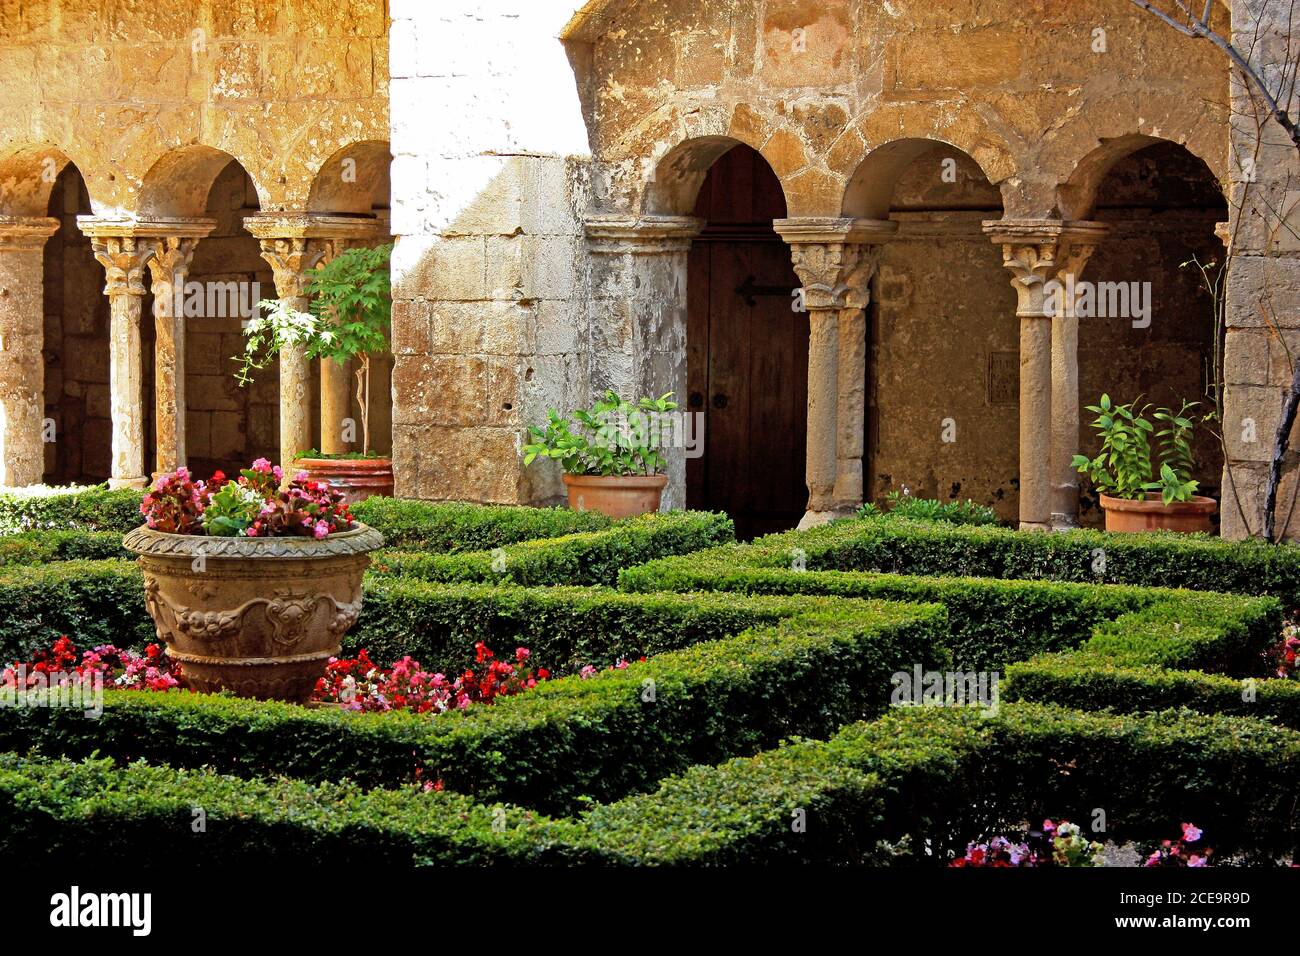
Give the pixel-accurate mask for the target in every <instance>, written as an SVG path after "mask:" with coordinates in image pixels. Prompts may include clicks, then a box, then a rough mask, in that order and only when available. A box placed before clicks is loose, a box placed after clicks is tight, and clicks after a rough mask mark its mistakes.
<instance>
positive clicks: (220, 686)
mask: <svg viewBox="0 0 1300 956" xmlns="http://www.w3.org/2000/svg"><path fill="white" fill-rule="evenodd" d="M383 543H384V538H383V535H381V534H380V533H379V532H378V531H376V530H374V529H373V528H370V527H367V526H366V525H363V524H360V523H359V522H358V523H356V524H355V525H354V526H353V527H351V528H349V529H348V530H347V531H338V532H335V533H333V534H330V535H328V536H327V537H325V538H321V539H319V540H317V539H315V538H307V537H281V538H247V537H209V536H206V535H188V534H167V533H165V532H162V531H154V530H152V529H150V528H148V527H140V528H136V529H135V530H134V531H132V532H130V533H129V534H128V535H126V537H125V538H124V539H123V545H124V546H125V547H126V548H127V549H128V550H130V551H133V552H135V554H137V555H139V558H140V569H141V570H142V571H143V572H144V592H145V605H146V607H147V608H148V609H149V615H150V617H152V618H153V621H154V625H155V627H156V628H157V631H158V637H159V639H160V640H162V641H165V642H166V644H167V652H168V654H169V655H170V656H171V657H172V658H174V659H175V660H177V661H179V662H180V664H181V667H182V669H183V671H184V675H185V680H186V682H187V683H188V684H189V685H190V687H191V688H193V689H194V690H197V691H204V692H209V693H211V692H216V691H221V690H229V691H231V692H233V693H234V694H237V695H238V696H240V697H255V698H258V699H261V700H269V699H275V700H288V701H296V702H302V701H305V700H306V699H307V698H308V697H310V696H311V693H312V690H313V689H314V688H315V685H316V681H317V679H318V678H320V677H322V676H323V675H324V674H325V665H326V664H327V662H328V661H329V658H330V657H331V656H333V655H335V654H337V653H338V651H339V647H340V641H341V639H342V637H343V635H344V633H346V632H347V630H348V628H350V627H351V626H352V625H353V624H354V623H356V620H357V614H358V613H359V612H360V610H361V576H362V573H363V572H364V571H365V569H366V567H367V565H369V564H370V557H369V553H370V552H371V551H373V550H375V549H376V548H378V547H381V546H382V545H383Z"/></svg>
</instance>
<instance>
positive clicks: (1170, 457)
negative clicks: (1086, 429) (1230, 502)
mask: <svg viewBox="0 0 1300 956" xmlns="http://www.w3.org/2000/svg"><path fill="white" fill-rule="evenodd" d="M1198 404H1199V403H1197V402H1186V401H1185V402H1183V403H1182V407H1181V408H1180V409H1179V410H1178V411H1177V412H1174V411H1172V410H1171V409H1168V408H1157V409H1155V410H1154V411H1152V410H1151V406H1150V405H1143V406H1142V407H1140V408H1139V407H1138V403H1137V400H1136V399H1135V400H1134V401H1132V402H1129V403H1128V404H1127V405H1117V404H1115V403H1114V402H1112V401H1111V399H1110V396H1109V395H1102V396H1101V402H1100V403H1099V404H1097V405H1089V406H1087V408H1088V411H1090V412H1095V413H1096V414H1097V417H1096V419H1094V420H1093V422H1092V426H1093V427H1094V428H1095V429H1097V431H1098V432H1099V433H1100V434H1101V451H1100V452H1099V453H1098V455H1097V456H1096V457H1095V458H1089V457H1087V456H1086V455H1075V456H1074V459H1073V465H1074V467H1075V468H1076V469H1077V470H1078V471H1079V472H1080V473H1082V474H1085V475H1087V476H1088V477H1089V478H1090V479H1091V480H1092V483H1093V486H1094V487H1096V489H1097V491H1098V492H1099V494H1100V497H1101V507H1102V509H1103V510H1104V511H1105V514H1106V530H1107V531H1162V530H1163V531H1209V530H1210V529H1211V523H1210V516H1211V515H1213V514H1214V511H1215V508H1216V504H1215V501H1214V499H1213V498H1206V497H1203V496H1201V495H1198V494H1196V489H1197V488H1198V487H1199V485H1198V483H1197V482H1196V480H1195V479H1194V478H1192V472H1193V470H1194V467H1195V459H1194V457H1193V455H1192V445H1191V440H1192V434H1193V432H1194V431H1195V428H1196V422H1195V419H1194V418H1193V417H1192V413H1193V410H1194V409H1195V408H1196V407H1197V406H1198ZM1148 415H1150V416H1151V417H1150V418H1148V417H1147V416H1148ZM1152 419H1154V422H1153V421H1152ZM1157 426H1159V427H1157ZM1153 443H1154V444H1155V445H1156V447H1157V449H1158V452H1159V468H1157V467H1156V466H1155V459H1154V456H1153V449H1152V445H1153Z"/></svg>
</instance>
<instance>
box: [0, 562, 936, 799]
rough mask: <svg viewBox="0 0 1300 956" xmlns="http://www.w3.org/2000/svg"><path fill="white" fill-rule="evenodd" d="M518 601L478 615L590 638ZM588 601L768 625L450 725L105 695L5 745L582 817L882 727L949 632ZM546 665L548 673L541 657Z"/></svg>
mask: <svg viewBox="0 0 1300 956" xmlns="http://www.w3.org/2000/svg"><path fill="white" fill-rule="evenodd" d="M426 587H429V586H426ZM513 591H514V589H508V588H502V589H495V590H484V591H483V592H482V593H481V594H480V600H481V601H482V602H484V603H485V604H491V603H494V602H502V603H508V602H511V601H519V602H524V603H531V604H533V605H534V606H538V605H544V604H546V603H548V602H549V603H551V604H552V607H553V608H556V609H558V605H559V604H560V603H562V601H563V599H564V598H565V597H567V598H569V603H570V604H576V605H577V611H576V614H577V617H578V620H580V621H581V624H582V626H583V627H585V628H586V629H588V630H594V628H593V627H592V625H593V624H594V623H595V619H594V618H593V617H592V616H591V615H584V614H583V611H584V608H583V606H582V605H581V604H580V603H578V602H575V601H574V600H573V599H574V598H575V597H577V595H574V594H568V595H565V594H560V595H552V594H550V593H549V592H547V591H540V592H520V593H512V592H513ZM589 597H590V598H592V600H593V603H592V604H588V605H587V608H589V609H591V608H596V609H598V607H599V602H601V600H602V599H604V600H610V601H613V602H618V603H621V604H623V605H624V606H625V607H627V608H635V606H636V605H646V606H647V607H653V606H655V605H657V606H658V607H659V608H661V609H662V608H663V607H666V606H671V605H676V612H677V615H678V618H679V620H680V619H682V618H685V617H688V616H690V615H692V614H698V613H700V611H699V610H697V609H696V607H695V606H696V605H702V606H703V608H708V607H709V606H713V607H716V608H718V609H720V610H721V611H723V612H724V613H726V612H730V613H733V614H742V615H747V616H749V617H751V618H754V619H759V620H762V619H766V622H764V623H760V624H757V625H755V626H753V627H749V628H747V629H744V630H741V631H740V632H739V633H737V634H735V635H734V636H731V637H723V638H722V639H719V640H706V641H703V642H701V643H698V644H694V645H688V646H684V647H682V646H681V645H680V643H679V642H680V641H681V639H682V636H681V635H678V634H671V635H665V637H666V638H667V640H668V641H669V642H670V646H671V645H672V644H676V645H677V646H679V647H680V649H678V650H665V651H661V652H659V651H657V652H655V653H654V654H653V656H652V658H651V659H650V660H649V661H647V662H642V663H634V664H632V665H631V666H629V667H627V668H625V669H605V670H602V671H601V672H600V673H598V674H597V675H596V676H594V677H591V678H589V679H583V678H580V677H576V676H574V677H568V678H564V679H559V680H553V681H547V682H544V683H542V684H540V685H539V686H538V687H536V688H535V689H533V690H531V691H529V692H528V693H527V694H523V695H520V696H518V697H508V698H502V699H499V700H498V701H497V702H496V703H495V704H493V705H492V706H490V707H489V706H482V707H471V708H469V709H467V710H463V711H451V712H448V713H446V714H443V715H440V716H437V717H428V716H423V717H422V716H418V715H412V714H374V715H366V714H352V713H345V712H340V711H320V710H309V709H305V708H302V707H295V706H293V705H288V704H266V703H258V702H253V701H245V700H231V699H227V698H221V697H211V696H200V695H185V694H167V695H149V696H146V695H141V694H134V695H133V694H131V693H130V692H118V693H110V694H107V695H106V700H105V710H104V713H103V714H102V715H101V716H100V717H99V719H97V720H93V721H88V720H85V719H84V717H81V715H80V714H79V713H76V712H73V711H72V710H70V709H68V708H50V707H0V746H3V747H4V748H8V749H15V748H19V747H22V748H24V749H25V748H27V747H35V748H37V749H39V750H43V751H45V752H48V753H51V754H62V755H68V756H89V755H91V754H94V753H99V754H104V755H110V756H113V757H115V758H117V759H121V760H124V761H125V760H133V759H139V758H146V759H150V760H163V761H167V762H169V763H172V764H177V765H181V766H191V767H197V766H211V767H214V768H216V769H218V770H221V771H227V772H234V773H240V774H253V775H276V774H282V773H288V774H292V775H294V776H301V777H305V778H308V779H312V780H328V779H340V778H342V777H345V776H349V775H355V776H356V777H357V779H359V780H362V781H365V784H366V785H367V786H399V785H402V784H403V783H409V782H413V780H414V774H415V769H416V768H417V767H419V768H421V770H422V774H421V776H422V778H423V779H428V780H433V779H441V780H443V781H444V783H445V785H446V786H447V787H448V788H449V789H452V790H456V791H458V792H472V793H475V794H477V795H479V796H480V797H482V798H484V799H490V800H495V799H502V800H510V801H518V802H523V803H526V804H527V805H529V806H536V807H539V808H541V809H543V810H546V811H552V810H569V809H572V808H574V807H576V806H577V805H578V804H579V803H580V802H581V800H582V799H583V798H586V797H591V798H595V799H614V798H617V797H620V796H622V795H624V794H626V793H628V792H631V791H634V790H644V789H648V788H650V787H652V786H654V784H655V783H656V781H658V780H659V779H660V778H662V777H663V776H664V775H665V774H668V773H672V772H677V771H681V770H684V769H685V768H687V767H689V766H690V765H692V764H694V763H711V762H716V761H718V760H721V759H726V758H727V757H730V756H734V755H738V754H748V753H754V752H757V751H758V750H761V749H762V748H764V747H770V746H774V745H775V744H777V743H778V742H779V741H780V740H781V739H783V738H785V737H788V736H790V735H791V734H814V735H818V736H821V735H826V734H829V733H832V732H833V731H834V730H835V729H836V728H837V727H839V726H841V725H842V724H843V723H845V722H846V721H849V720H853V719H856V718H858V717H860V716H863V715H864V714H878V713H881V712H882V711H883V710H884V709H885V707H886V705H887V703H888V694H889V688H890V683H889V675H890V674H891V673H893V672H895V671H897V670H900V669H903V668H905V667H907V668H910V667H911V666H912V664H913V662H921V663H923V664H926V665H929V664H937V663H938V662H939V658H938V657H936V655H935V651H934V647H935V642H936V640H937V638H938V636H939V635H940V633H941V632H942V628H943V626H944V615H943V611H942V609H941V608H938V607H935V606H933V605H921V604H918V605H908V606H904V605H898V604H887V603H883V602H867V601H845V600H839V601H828V600H825V599H818V598H780V599H774V598H747V599H741V598H736V597H731V596H724V595H712V596H704V597H703V599H701V598H700V596H690V597H687V596H668V595H652V596H647V597H641V596H633V595H618V596H613V595H601V594H599V593H593V594H592V595H590V596H589ZM584 617H585V618H586V619H585V620H584V619H583V618H584ZM594 639H597V640H603V639H605V638H604V636H603V635H595V636H594ZM631 640H633V641H638V642H639V641H643V640H644V638H643V637H641V636H640V635H639V634H638V635H635V636H633V637H632V638H631ZM534 654H535V655H537V659H538V660H544V659H547V658H546V657H545V655H544V654H543V652H541V651H539V650H538V649H537V648H534Z"/></svg>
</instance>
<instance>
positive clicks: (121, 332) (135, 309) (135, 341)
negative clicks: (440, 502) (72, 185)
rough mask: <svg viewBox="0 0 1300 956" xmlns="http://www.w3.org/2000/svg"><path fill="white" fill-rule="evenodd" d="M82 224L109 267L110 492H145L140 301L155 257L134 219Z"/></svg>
mask: <svg viewBox="0 0 1300 956" xmlns="http://www.w3.org/2000/svg"><path fill="white" fill-rule="evenodd" d="M77 225H78V227H79V228H80V229H81V231H82V232H83V233H85V234H86V235H87V236H89V237H90V243H91V248H92V249H93V250H94V253H95V258H96V259H97V260H99V264H100V265H102V266H103V267H104V274H105V276H106V278H107V281H106V283H105V285H104V294H105V295H106V296H108V307H109V316H110V318H109V365H108V388H109V409H110V414H111V415H112V418H113V463H112V466H111V473H110V475H109V479H108V485H109V487H110V488H143V487H144V485H145V467H144V380H143V368H142V354H141V345H140V302H141V300H142V299H143V298H144V293H145V288H144V267H145V263H146V262H147V261H148V259H149V257H150V256H152V255H153V248H152V244H151V243H150V241H149V240H148V239H147V238H142V237H141V235H140V233H139V231H138V229H137V223H136V222H135V221H134V220H129V219H107V218H99V217H96V216H78V217H77Z"/></svg>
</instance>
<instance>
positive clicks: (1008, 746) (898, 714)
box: [0, 703, 1300, 866]
mask: <svg viewBox="0 0 1300 956" xmlns="http://www.w3.org/2000/svg"><path fill="white" fill-rule="evenodd" d="M1062 768H1068V773H1065V772H1063V770H1062ZM1298 787H1300V734H1296V733H1295V732H1292V731H1288V730H1283V729H1280V728H1276V727H1271V726H1269V725H1267V724H1264V723H1262V722H1260V721H1254V720H1247V719H1242V718H1229V717H1218V716H1216V717H1209V716H1203V715H1196V714H1190V713H1187V712H1178V711H1162V712H1159V713H1154V714H1150V715H1143V716H1116V715H1107V714H1082V713H1079V712H1077V711H1071V710H1065V709H1062V708H1059V707H1049V706H1042V705H1035V704H1025V703H1020V704H1010V705H1004V706H1003V707H1002V709H1001V711H1000V712H999V713H998V714H997V715H996V716H995V717H991V718H987V717H982V716H981V715H980V714H979V713H978V712H974V711H970V710H967V709H961V708H956V709H953V708H915V709H914V708H908V709H905V710H899V711H895V712H893V713H891V714H890V715H889V716H887V717H885V718H884V719H881V720H877V721H875V722H873V723H854V724H850V725H849V726H847V727H844V728H843V729H842V730H841V731H840V732H839V733H837V734H835V735H834V736H833V737H831V738H830V739H827V740H825V741H816V740H792V741H790V742H788V743H785V744H783V745H781V746H780V747H777V748H776V749H773V750H767V751H764V752H762V753H759V754H758V755H756V756H754V757H745V758H739V759H733V760H730V761H728V762H726V763H723V764H721V765H719V766H716V767H708V766H697V767H692V768H690V769H689V770H686V771H685V772H683V773H681V774H679V775H677V776H673V777H669V778H668V779H665V780H663V781H662V782H661V783H660V784H659V786H658V787H657V789H655V790H654V791H653V792H650V793H642V794H633V795H631V796H628V797H625V798H623V799H621V800H618V801H617V802H614V803H610V804H605V805H598V806H593V807H591V808H589V809H586V810H584V811H582V812H580V813H578V814H576V815H574V816H571V817H566V818H561V819H556V818H553V817H548V816H545V815H543V814H541V813H538V812H536V811H534V810H524V809H521V808H519V807H517V806H511V805H508V804H499V803H498V804H491V803H485V802H483V800H482V799H481V798H480V799H475V798H472V797H468V796H465V795H462V794H458V793H452V792H443V793H420V792H418V791H417V790H416V789H415V788H409V787H408V788H403V789H400V790H367V789H365V788H362V787H358V786H355V785H349V784H344V785H339V784H333V783H306V782H303V781H298V780H285V779H277V780H265V781H264V780H247V779H241V778H237V777H232V776H223V775H219V774H216V773H212V772H209V771H198V770H176V769H172V768H170V767H155V766H149V765H147V764H143V763H136V764H133V765H131V766H129V767H119V766H115V765H114V764H113V762H111V761H109V760H103V759H99V760H88V761H85V762H80V763H74V762H72V761H68V760H59V759H48V758H44V757H31V756H19V755H17V754H3V755H0V814H3V816H4V818H5V820H6V823H7V825H6V826H5V827H4V828H3V830H0V852H2V853H4V854H7V855H15V856H17V855H18V854H23V855H24V856H33V857H35V858H44V857H45V855H47V854H52V853H53V854H57V856H58V858H59V859H60V860H73V861H80V860H102V859H104V858H105V855H121V856H123V857H124V858H126V857H129V858H130V859H132V860H134V861H137V862H139V863H144V864H155V865H170V864H174V862H175V860H176V859H177V856H178V855H183V856H184V858H185V859H186V860H187V861H188V862H190V863H192V864H196V865H198V864H203V863H223V864H226V865H229V864H235V863H237V864H247V863H249V862H276V861H283V859H285V858H286V857H288V856H291V857H292V858H293V859H294V860H295V861H297V862H302V863H311V864H316V865H330V866H337V865H339V864H340V863H343V864H344V865H347V864H355V863H364V864H369V865H388V866H411V865H448V864H460V863H464V864H472V865H484V864H498V865H519V864H522V863H532V864H537V863H549V864H562V865H573V864H576V863H592V864H605V865H609V864H621V865H641V866H646V865H715V866H716V865H723V864H739V863H750V864H753V863H779V864H785V865H788V864H790V863H791V862H804V863H835V864H862V863H867V864H877V865H882V864H883V865H887V864H890V863H898V862H907V863H911V864H914V865H922V866H927V865H928V866H942V865H944V863H945V861H946V859H948V858H949V856H950V855H951V854H953V853H955V852H960V850H961V849H962V848H963V847H964V842H965V841H966V840H968V839H970V838H971V837H972V836H975V835H979V834H988V833H992V832H998V828H999V827H1002V828H1005V827H1006V825H1008V824H1009V823H1010V824H1018V823H1020V822H1021V821H1022V820H1024V819H1025V818H1026V817H1028V818H1031V819H1032V818H1035V817H1038V818H1041V817H1045V816H1048V815H1062V816H1068V817H1070V818H1073V819H1089V818H1090V817H1089V815H1090V813H1091V811H1092V809H1093V808H1094V807H1098V806H1104V807H1106V808H1107V818H1108V830H1107V835H1108V837H1110V838H1111V839H1114V840H1116V841H1119V842H1124V841H1127V840H1148V839H1160V838H1163V837H1166V836H1167V835H1168V829H1169V821H1170V820H1171V819H1172V820H1195V821H1196V822H1197V823H1198V824H1200V825H1201V826H1203V827H1205V828H1207V829H1210V830H1212V832H1213V833H1214V839H1215V847H1216V849H1217V850H1218V851H1219V853H1220V854H1221V855H1225V856H1226V855H1228V854H1242V855H1244V857H1245V859H1247V860H1252V861H1255V862H1265V863H1272V862H1273V861H1274V860H1275V859H1276V857H1277V856H1279V855H1289V854H1292V853H1294V852H1295V850H1296V844H1297V836H1298V834H1297V825H1296V819H1295V816H1294V810H1293V807H1294V799H1295V797H1294V794H1295V792H1296V790H1297V788H1298ZM196 806H201V807H203V808H204V810H205V813H206V816H207V821H208V827H207V832H205V833H202V834H197V835H191V828H190V827H189V822H190V820H191V819H192V811H193V808H194V807H196ZM796 811H802V812H803V814H804V817H805V822H806V828H804V829H802V830H796V828H794V827H792V826H791V820H792V818H793V815H794V814H795V813H796ZM159 832H175V833H176V834H178V836H177V837H176V838H175V839H172V840H162V841H160V840H158V839H157V838H156V837H157V834H158V833H159Z"/></svg>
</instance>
